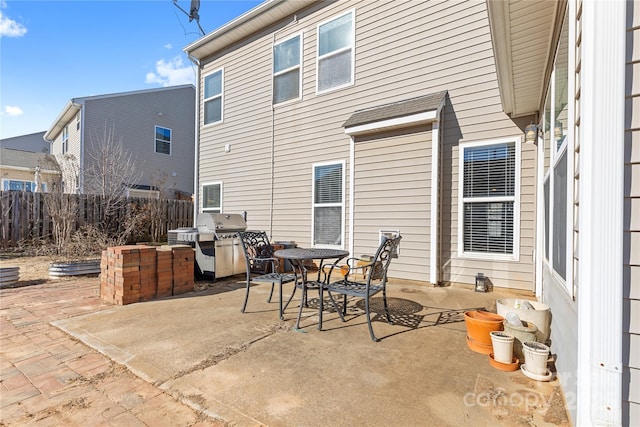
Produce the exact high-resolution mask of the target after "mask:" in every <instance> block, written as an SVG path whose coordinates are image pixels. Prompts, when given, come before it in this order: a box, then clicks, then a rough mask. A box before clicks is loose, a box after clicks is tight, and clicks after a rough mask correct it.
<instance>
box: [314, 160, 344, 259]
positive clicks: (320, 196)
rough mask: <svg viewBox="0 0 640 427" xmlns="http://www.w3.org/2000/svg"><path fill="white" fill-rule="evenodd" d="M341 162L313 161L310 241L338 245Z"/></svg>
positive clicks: (341, 182)
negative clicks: (311, 234)
mask: <svg viewBox="0 0 640 427" xmlns="http://www.w3.org/2000/svg"><path fill="white" fill-rule="evenodd" d="M343 183H344V163H343V162H339V163H322V164H315V165H313V244H314V245H318V246H330V247H342V234H343V228H344V227H343V222H344V221H343V219H344V199H343V194H344V191H343V185H344V184H343Z"/></svg>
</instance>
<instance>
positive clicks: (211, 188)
mask: <svg viewBox="0 0 640 427" xmlns="http://www.w3.org/2000/svg"><path fill="white" fill-rule="evenodd" d="M202 211H203V212H211V213H222V183H221V182H212V183H207V184H203V185H202Z"/></svg>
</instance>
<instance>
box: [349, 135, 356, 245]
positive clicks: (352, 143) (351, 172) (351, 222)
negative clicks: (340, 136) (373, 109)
mask: <svg viewBox="0 0 640 427" xmlns="http://www.w3.org/2000/svg"><path fill="white" fill-rule="evenodd" d="M349 139H350V147H349V253H350V254H353V253H354V252H353V249H354V239H355V232H354V228H353V227H354V226H355V214H354V212H353V211H354V205H353V204H354V203H355V202H354V200H355V196H354V191H355V186H356V185H355V178H356V167H355V161H356V141H355V138H354V137H353V136H351V137H350V138H349ZM351 256H353V255H351Z"/></svg>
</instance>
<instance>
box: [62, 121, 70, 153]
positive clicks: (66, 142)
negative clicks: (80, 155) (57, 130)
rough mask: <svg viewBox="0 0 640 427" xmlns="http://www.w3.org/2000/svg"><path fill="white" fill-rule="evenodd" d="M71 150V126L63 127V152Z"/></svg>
mask: <svg viewBox="0 0 640 427" xmlns="http://www.w3.org/2000/svg"><path fill="white" fill-rule="evenodd" d="M68 152H69V126H68V125H67V126H65V127H63V128H62V154H67V153H68Z"/></svg>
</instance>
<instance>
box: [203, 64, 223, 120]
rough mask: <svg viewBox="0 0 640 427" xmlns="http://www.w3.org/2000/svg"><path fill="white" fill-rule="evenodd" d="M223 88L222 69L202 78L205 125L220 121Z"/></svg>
mask: <svg viewBox="0 0 640 427" xmlns="http://www.w3.org/2000/svg"><path fill="white" fill-rule="evenodd" d="M223 87H224V72H223V69H222V68H221V69H219V70H217V71H214V72H213V73H211V74H209V75H206V76H205V77H204V124H205V125H209V124H213V123H219V122H221V121H222V109H223V105H222V102H223Z"/></svg>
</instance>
